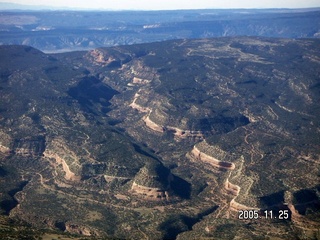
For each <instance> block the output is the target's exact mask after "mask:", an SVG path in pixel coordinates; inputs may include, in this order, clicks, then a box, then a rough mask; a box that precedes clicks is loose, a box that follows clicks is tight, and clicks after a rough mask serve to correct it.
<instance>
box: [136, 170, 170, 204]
mask: <svg viewBox="0 0 320 240" xmlns="http://www.w3.org/2000/svg"><path fill="white" fill-rule="evenodd" d="M172 180H173V176H172V175H171V173H170V172H169V170H168V169H166V168H164V167H163V166H161V165H160V164H147V165H146V166H144V167H143V168H141V169H140V171H139V172H138V173H137V175H136V176H135V178H134V182H133V184H132V187H131V191H132V192H133V193H135V194H138V195H140V196H142V197H144V198H146V199H151V200H168V199H169V197H170V196H169V192H170V190H171V187H170V183H171V181H172Z"/></svg>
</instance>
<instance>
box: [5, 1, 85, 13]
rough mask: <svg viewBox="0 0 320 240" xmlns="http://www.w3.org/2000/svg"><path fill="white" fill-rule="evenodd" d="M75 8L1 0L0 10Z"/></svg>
mask: <svg viewBox="0 0 320 240" xmlns="http://www.w3.org/2000/svg"><path fill="white" fill-rule="evenodd" d="M75 9H76V8H68V7H53V6H47V5H26V4H18V3H9V2H0V11H3V10H18V11H19V10H20V11H24V10H32V11H42V10H75ZM78 10H80V9H78Z"/></svg>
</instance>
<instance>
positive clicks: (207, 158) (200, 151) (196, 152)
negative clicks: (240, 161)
mask: <svg viewBox="0 0 320 240" xmlns="http://www.w3.org/2000/svg"><path fill="white" fill-rule="evenodd" d="M206 152H210V153H206ZM213 154H214V155H215V156H217V157H213V156H212V155H213ZM190 155H191V156H192V157H193V158H195V159H197V160H200V161H202V162H205V163H208V164H210V165H211V166H213V167H216V168H219V169H228V170H233V169H235V164H234V163H231V162H227V161H222V160H218V159H217V158H219V159H224V158H225V157H226V153H225V152H224V151H222V150H221V149H218V148H216V147H212V146H210V145H209V144H207V143H206V141H203V142H201V143H198V144H197V145H195V146H194V147H193V149H192V151H191V152H190Z"/></svg>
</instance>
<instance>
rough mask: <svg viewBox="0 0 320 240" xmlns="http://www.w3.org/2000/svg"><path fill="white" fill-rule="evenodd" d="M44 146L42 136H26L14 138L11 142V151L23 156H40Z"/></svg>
mask: <svg viewBox="0 0 320 240" xmlns="http://www.w3.org/2000/svg"><path fill="white" fill-rule="evenodd" d="M45 147H46V144H45V138H44V137H43V136H37V137H27V138H23V139H16V140H15V141H14V144H13V151H14V153H15V154H18V155H21V156H25V157H28V156H32V157H39V156H42V154H43V152H44V150H45Z"/></svg>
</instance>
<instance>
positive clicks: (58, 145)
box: [43, 139, 81, 181]
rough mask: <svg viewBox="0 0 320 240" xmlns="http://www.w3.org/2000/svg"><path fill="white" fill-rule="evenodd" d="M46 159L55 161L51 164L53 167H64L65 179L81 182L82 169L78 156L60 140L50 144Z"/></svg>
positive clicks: (45, 152)
mask: <svg viewBox="0 0 320 240" xmlns="http://www.w3.org/2000/svg"><path fill="white" fill-rule="evenodd" d="M43 155H44V157H46V158H48V159H49V160H50V159H54V161H55V162H52V161H50V162H51V164H52V165H53V167H55V168H56V167H57V166H59V165H62V170H63V172H64V178H65V179H66V180H71V181H79V180H80V179H81V176H80V174H79V173H80V169H81V167H80V166H79V164H78V157H77V155H76V154H75V153H74V152H72V151H71V150H70V149H68V148H67V147H66V144H64V142H63V141H62V140H60V139H55V140H53V141H52V142H51V143H50V144H48V148H46V150H45V151H44V152H43Z"/></svg>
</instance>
